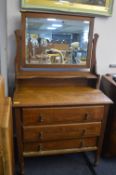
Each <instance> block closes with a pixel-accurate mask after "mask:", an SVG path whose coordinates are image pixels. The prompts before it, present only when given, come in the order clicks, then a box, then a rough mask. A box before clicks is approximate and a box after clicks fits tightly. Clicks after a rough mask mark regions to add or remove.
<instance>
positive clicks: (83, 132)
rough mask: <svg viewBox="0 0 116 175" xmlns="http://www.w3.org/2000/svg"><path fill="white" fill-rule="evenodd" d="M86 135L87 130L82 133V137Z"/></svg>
mask: <svg viewBox="0 0 116 175" xmlns="http://www.w3.org/2000/svg"><path fill="white" fill-rule="evenodd" d="M85 133H86V130H85V129H83V131H82V137H83V136H84V135H85Z"/></svg>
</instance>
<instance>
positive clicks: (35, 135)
mask: <svg viewBox="0 0 116 175" xmlns="http://www.w3.org/2000/svg"><path fill="white" fill-rule="evenodd" d="M100 131H101V123H100V122H96V123H88V124H86V123H84V124H70V125H68V124H64V125H46V126H38V127H24V128H23V137H24V142H37V141H50V140H61V139H74V138H83V137H93V136H99V135H100Z"/></svg>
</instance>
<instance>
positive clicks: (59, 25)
mask: <svg viewBox="0 0 116 175" xmlns="http://www.w3.org/2000/svg"><path fill="white" fill-rule="evenodd" d="M52 26H53V27H62V24H52Z"/></svg>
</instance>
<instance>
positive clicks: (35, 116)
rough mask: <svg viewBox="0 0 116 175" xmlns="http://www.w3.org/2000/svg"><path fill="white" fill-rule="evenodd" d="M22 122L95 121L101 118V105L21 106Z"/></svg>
mask: <svg viewBox="0 0 116 175" xmlns="http://www.w3.org/2000/svg"><path fill="white" fill-rule="evenodd" d="M22 112H23V124H24V125H25V126H28V125H40V124H58V123H71V122H72V123H74V122H89V121H91V122H94V121H95V122H96V121H101V120H102V118H103V113H104V107H103V106H87V107H66V108H23V109H22Z"/></svg>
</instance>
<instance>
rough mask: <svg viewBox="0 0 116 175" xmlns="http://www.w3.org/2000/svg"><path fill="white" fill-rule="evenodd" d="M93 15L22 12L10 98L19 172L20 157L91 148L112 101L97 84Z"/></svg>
mask: <svg viewBox="0 0 116 175" xmlns="http://www.w3.org/2000/svg"><path fill="white" fill-rule="evenodd" d="M93 24H94V18H93V17H89V16H88V17H84V16H77V15H74V14H73V15H69V14H55V13H52V14H51V13H42V12H41V13H40V12H35V13H30V12H22V27H21V30H17V31H16V32H15V33H16V39H17V54H16V85H15V91H14V98H13V108H14V118H15V121H16V122H15V125H16V136H17V145H18V157H19V167H20V174H24V157H26V156H42V155H53V154H65V153H77V152H85V151H95V153H96V157H95V163H97V162H98V160H99V157H100V153H101V148H102V142H103V134H104V129H105V123H106V117H107V111H108V107H109V104H110V103H112V102H111V100H110V99H109V98H108V97H106V96H105V95H104V94H103V93H102V92H101V91H100V90H98V89H96V85H97V81H98V76H97V75H96V71H95V70H96V59H95V52H96V42H97V38H98V35H95V37H94V38H93Z"/></svg>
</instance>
